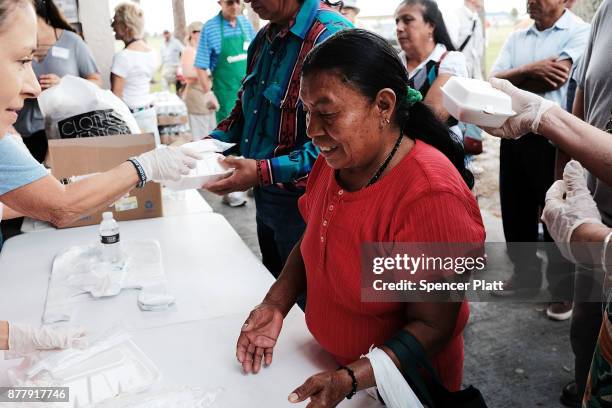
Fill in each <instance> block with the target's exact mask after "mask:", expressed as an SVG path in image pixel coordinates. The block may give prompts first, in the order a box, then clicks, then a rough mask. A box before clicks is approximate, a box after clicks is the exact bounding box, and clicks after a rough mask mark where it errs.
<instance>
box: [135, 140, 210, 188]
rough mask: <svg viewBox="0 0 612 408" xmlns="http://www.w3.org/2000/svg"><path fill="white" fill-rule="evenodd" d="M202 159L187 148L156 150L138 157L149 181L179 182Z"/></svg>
mask: <svg viewBox="0 0 612 408" xmlns="http://www.w3.org/2000/svg"><path fill="white" fill-rule="evenodd" d="M201 158H202V157H201V156H200V155H199V154H198V153H197V152H195V151H193V150H191V149H189V148H187V147H172V146H170V147H166V148H160V149H154V150H151V151H149V152H146V153H143V154H141V155H140V156H138V157H136V160H137V161H138V162H139V163H140V165H141V166H142V169H143V170H144V172H145V176H146V179H147V181H151V180H153V181H165V180H172V181H178V180H179V179H180V178H181V176H182V175H186V174H189V170H191V169H194V168H195V167H196V166H197V160H198V159H201Z"/></svg>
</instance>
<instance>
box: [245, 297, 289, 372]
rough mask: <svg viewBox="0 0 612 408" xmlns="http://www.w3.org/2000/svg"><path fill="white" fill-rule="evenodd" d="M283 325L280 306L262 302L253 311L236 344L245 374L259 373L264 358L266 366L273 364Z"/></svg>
mask: <svg viewBox="0 0 612 408" xmlns="http://www.w3.org/2000/svg"><path fill="white" fill-rule="evenodd" d="M282 327H283V314H282V312H281V311H280V309H279V308H278V307H276V306H274V305H270V304H265V303H262V304H260V305H259V306H257V307H256V308H255V309H253V311H251V314H249V317H248V318H247V320H246V321H245V322H244V325H243V326H242V330H241V331H240V336H239V337H238V343H237V344H236V358H237V359H238V362H239V363H240V364H242V369H243V371H244V373H245V374H248V373H251V372H252V373H253V374H257V373H258V372H259V370H260V369H261V362H262V359H264V362H265V365H266V366H269V365H270V364H272V355H273V351H274V346H275V345H276V340H277V339H278V336H279V334H280V331H281V328H282Z"/></svg>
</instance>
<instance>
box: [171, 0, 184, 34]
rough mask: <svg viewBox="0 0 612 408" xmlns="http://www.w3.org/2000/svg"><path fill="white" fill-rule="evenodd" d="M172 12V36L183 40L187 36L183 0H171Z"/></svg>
mask: <svg viewBox="0 0 612 408" xmlns="http://www.w3.org/2000/svg"><path fill="white" fill-rule="evenodd" d="M172 12H173V14H174V36H175V37H176V38H177V39H178V40H179V41H180V42H183V41H184V40H185V37H186V36H187V31H186V26H187V23H186V22H185V2H184V1H183V0H172Z"/></svg>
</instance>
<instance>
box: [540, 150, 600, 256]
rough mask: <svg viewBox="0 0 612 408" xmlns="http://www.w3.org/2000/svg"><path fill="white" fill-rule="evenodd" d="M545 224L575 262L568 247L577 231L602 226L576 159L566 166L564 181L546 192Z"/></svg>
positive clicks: (560, 246)
mask: <svg viewBox="0 0 612 408" xmlns="http://www.w3.org/2000/svg"><path fill="white" fill-rule="evenodd" d="M542 221H544V223H545V224H546V227H547V228H548V232H549V233H550V235H551V237H552V238H553V239H554V240H555V242H556V243H557V246H558V247H559V250H560V251H561V253H562V254H563V256H564V257H566V258H567V259H568V260H570V261H572V262H574V263H576V259H575V258H574V256H573V254H572V251H571V249H570V246H569V243H570V242H571V239H572V234H573V233H574V230H575V229H576V228H578V227H579V226H581V225H582V224H585V223H593V224H602V222H601V215H600V213H599V210H598V209H597V204H595V201H594V200H593V197H592V196H591V192H590V191H589V189H588V188H587V184H586V174H585V171H584V168H583V167H582V166H581V165H580V163H578V162H577V161H576V160H572V161H570V162H569V163H567V165H566V166H565V170H564V172H563V180H557V181H556V182H555V183H554V184H553V185H552V186H551V187H550V189H549V190H548V192H547V193H546V205H545V206H544V211H543V212H542Z"/></svg>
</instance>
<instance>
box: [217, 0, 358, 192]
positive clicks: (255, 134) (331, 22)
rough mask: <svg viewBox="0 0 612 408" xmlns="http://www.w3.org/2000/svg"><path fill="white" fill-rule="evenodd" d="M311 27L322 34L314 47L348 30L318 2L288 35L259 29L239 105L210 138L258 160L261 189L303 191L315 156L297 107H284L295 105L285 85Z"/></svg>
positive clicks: (307, 6) (310, 1)
mask: <svg viewBox="0 0 612 408" xmlns="http://www.w3.org/2000/svg"><path fill="white" fill-rule="evenodd" d="M315 25H316V26H317V27H318V29H317V30H319V29H322V31H321V32H320V34H319V35H318V37H317V38H316V41H315V44H319V43H321V42H323V41H325V40H326V39H327V38H329V37H330V36H331V35H333V34H334V33H336V32H338V31H340V30H343V29H345V28H351V27H352V25H351V23H350V22H349V21H348V20H346V19H345V18H344V17H343V16H342V15H340V14H339V13H337V12H336V11H334V10H332V9H331V8H329V7H327V6H325V5H323V3H320V2H319V0H304V3H303V4H302V7H301V8H300V10H299V12H298V14H297V16H296V17H295V20H294V21H293V24H292V25H291V26H290V27H289V29H288V30H285V31H280V32H279V30H278V27H275V25H274V24H268V25H267V26H266V27H264V28H263V29H261V30H260V31H259V33H258V34H257V37H256V38H255V40H254V41H253V43H252V44H251V46H250V47H249V52H248V67H249V70H248V73H247V76H246V77H245V78H244V80H243V82H242V88H241V90H240V92H239V99H238V101H237V102H236V105H235V107H234V109H233V111H232V113H231V114H230V116H229V117H228V118H227V119H225V120H224V121H222V122H221V123H220V124H219V127H218V128H217V129H215V130H214V131H213V132H212V134H211V136H212V137H214V138H216V139H219V140H223V141H226V142H233V143H239V144H240V153H241V154H242V155H243V156H244V157H246V158H249V159H258V160H261V162H260V166H261V167H260V169H259V170H260V172H259V173H260V183H261V184H262V185H271V184H286V183H289V184H291V185H293V186H295V187H298V188H302V187H304V185H305V178H306V176H307V175H308V174H309V173H310V170H311V169H312V165H313V164H314V162H315V160H316V158H317V156H318V154H319V151H318V150H317V148H316V147H315V146H314V145H313V144H312V142H311V141H310V139H309V138H308V136H306V115H305V114H304V111H303V109H302V107H301V103H298V105H297V108H296V107H295V106H289V102H288V101H294V100H295V101H297V100H298V95H297V93H298V92H297V91H299V89H295V90H294V91H295V95H293V94H292V95H288V85H289V82H290V78H291V76H292V74H293V72H294V68H295V66H296V65H297V63H298V56H299V54H300V50H301V49H302V45H303V44H304V43H305V40H306V39H307V38H308V35H309V34H310V31H311V29H313V27H315ZM281 108H282V109H281ZM292 109H296V118H295V120H294V121H291V122H288V123H284V124H283V130H284V131H285V133H286V134H287V135H288V137H287V138H286V139H282V138H281V137H280V133H281V129H280V122H281V110H285V111H286V110H292ZM281 139H282V140H281ZM285 187H288V186H285Z"/></svg>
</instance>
